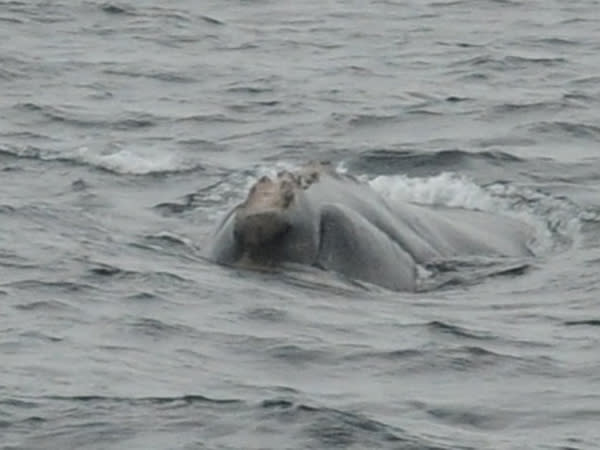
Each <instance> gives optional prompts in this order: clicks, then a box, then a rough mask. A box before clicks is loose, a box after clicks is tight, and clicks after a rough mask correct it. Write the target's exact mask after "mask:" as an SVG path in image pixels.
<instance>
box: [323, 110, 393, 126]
mask: <svg viewBox="0 0 600 450" xmlns="http://www.w3.org/2000/svg"><path fill="white" fill-rule="evenodd" d="M332 119H333V121H334V122H342V123H346V124H347V125H348V126H350V127H357V128H358V127H372V126H380V125H387V124H391V123H395V122H398V121H399V120H401V119H400V117H399V116H397V115H377V114H355V115H352V116H350V117H348V116H346V115H343V114H339V113H334V114H332Z"/></svg>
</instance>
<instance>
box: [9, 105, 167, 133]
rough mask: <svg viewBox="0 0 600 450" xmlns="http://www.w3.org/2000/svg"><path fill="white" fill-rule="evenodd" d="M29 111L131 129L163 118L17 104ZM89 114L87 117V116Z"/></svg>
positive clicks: (74, 121) (67, 120)
mask: <svg viewBox="0 0 600 450" xmlns="http://www.w3.org/2000/svg"><path fill="white" fill-rule="evenodd" d="M15 108H16V109H19V110H21V111H24V112H28V113H38V114H40V115H41V116H43V117H45V118H46V119H49V120H50V121H54V122H60V123H65V124H68V125H73V126H77V127H82V128H110V129H114V130H129V129H138V128H147V127H152V126H155V125H156V124H157V123H158V122H159V121H160V120H161V118H159V117H155V116H152V115H150V114H147V113H137V112H134V113H127V114H125V115H123V116H122V117H119V118H116V119H106V118H105V117H91V114H90V112H89V111H85V112H84V111H80V110H77V107H75V106H64V107H54V106H48V105H39V104H37V103H31V102H28V103H19V104H17V105H16V106H15ZM86 114H87V117H86Z"/></svg>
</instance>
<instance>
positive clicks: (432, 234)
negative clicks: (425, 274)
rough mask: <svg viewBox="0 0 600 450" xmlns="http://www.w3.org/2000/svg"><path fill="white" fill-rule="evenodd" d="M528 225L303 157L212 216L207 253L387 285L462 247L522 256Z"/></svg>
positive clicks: (407, 282)
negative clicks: (438, 203) (397, 197)
mask: <svg viewBox="0 0 600 450" xmlns="http://www.w3.org/2000/svg"><path fill="white" fill-rule="evenodd" d="M531 240H532V232H531V229H530V228H529V227H528V226H527V225H526V224H524V223H522V222H520V221H518V220H516V219H513V218H509V217H504V216H501V215H498V214H491V213H487V212H483V211H477V210H466V209H462V208H450V207H434V206H431V205H423V204H417V203H412V202H394V203H393V204H392V203H391V202H390V201H389V200H387V199H386V198H384V197H383V196H382V195H381V194H379V193H378V192H376V191H375V190H374V189H373V188H372V187H371V186H370V185H369V184H368V183H366V182H363V181H360V180H359V179H357V178H355V177H353V176H350V175H346V174H342V173H339V172H338V171H336V170H335V169H334V168H333V167H332V166H331V165H330V164H326V163H315V162H311V163H309V164H306V165H304V166H301V167H298V168H297V169H294V170H284V171H281V172H279V173H278V174H277V175H276V176H273V177H268V176H263V177H261V178H260V179H258V180H257V181H256V182H255V183H254V184H253V185H252V187H251V188H250V190H249V192H248V194H247V196H246V198H245V200H244V201H242V202H241V203H240V204H238V205H237V206H235V207H234V208H232V209H231V210H230V211H229V212H228V213H227V214H226V215H225V216H224V218H223V219H222V220H221V221H220V222H219V223H218V224H217V226H216V229H215V231H214V233H213V235H212V236H211V239H210V245H209V249H208V259H210V260H212V261H214V262H215V263H217V264H221V265H225V266H238V267H249V268H278V267H281V266H282V265H284V264H285V263H298V264H302V265H309V266H315V267H317V268H320V269H323V270H326V271H331V272H336V273H338V274H340V275H342V276H343V277H346V278H348V279H350V280H356V281H362V282H366V283H370V284H373V285H377V286H380V287H383V288H386V289H390V290H394V291H415V290H416V289H417V287H418V272H419V271H418V267H419V266H424V265H427V264H430V263H432V262H435V261H443V260H445V259H446V260H447V259H453V258H461V257H469V256H487V257H489V256H498V257H522V256H531V255H533V252H532V250H531V248H530V241H531Z"/></svg>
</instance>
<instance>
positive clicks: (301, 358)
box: [267, 344, 328, 366]
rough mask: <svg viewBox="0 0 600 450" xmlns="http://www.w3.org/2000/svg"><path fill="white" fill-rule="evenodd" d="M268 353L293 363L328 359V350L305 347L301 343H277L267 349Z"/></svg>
mask: <svg viewBox="0 0 600 450" xmlns="http://www.w3.org/2000/svg"><path fill="white" fill-rule="evenodd" d="M267 353H268V354H269V355H270V356H271V357H272V358H275V359H280V360H283V361H285V362H286V363H290V364H293V365H302V366H304V365H306V364H308V363H318V362H319V361H322V360H324V359H328V357H327V355H328V354H327V352H325V351H323V350H317V349H309V348H304V347H301V346H299V345H293V344H286V345H275V346H272V347H269V348H268V349H267Z"/></svg>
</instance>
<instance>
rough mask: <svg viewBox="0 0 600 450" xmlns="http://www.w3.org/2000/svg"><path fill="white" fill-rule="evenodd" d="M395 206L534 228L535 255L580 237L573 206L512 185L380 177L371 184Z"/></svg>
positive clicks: (447, 176)
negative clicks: (476, 213)
mask: <svg viewBox="0 0 600 450" xmlns="http://www.w3.org/2000/svg"><path fill="white" fill-rule="evenodd" d="M370 184H371V186H372V187H373V189H375V190H376V191H378V192H379V193H380V194H381V195H382V196H383V197H384V198H386V199H387V200H388V201H389V202H390V203H391V204H392V205H393V204H394V203H395V202H398V201H409V202H414V203H421V204H426V205H435V206H449V207H459V208H465V209H473V210H480V211H486V212H491V213H494V214H502V215H506V216H510V217H513V218H516V219H519V220H521V221H523V222H525V223H527V224H528V225H530V226H531V227H532V228H533V229H534V234H535V239H534V241H533V242H532V243H531V244H532V247H533V250H534V251H535V252H536V253H543V252H547V251H550V250H554V249H558V248H564V247H565V246H568V245H572V244H573V243H574V242H575V243H576V242H577V241H578V239H579V237H580V232H579V230H580V220H579V216H580V214H581V211H579V209H578V208H577V207H576V206H575V205H573V204H572V203H570V202H568V201H566V200H564V199H558V198H556V197H552V196H550V195H548V194H545V193H543V192H539V191H536V190H533V189H530V188H525V187H520V186H516V185H513V184H505V183H496V184H493V185H490V186H486V187H482V186H480V185H478V184H477V183H475V182H474V181H472V180H470V179H469V178H467V177H465V176H463V175H457V174H455V173H442V174H440V175H436V176H433V177H425V178H411V177H407V176H405V175H393V176H379V177H376V178H374V179H373V180H371V181H370Z"/></svg>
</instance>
